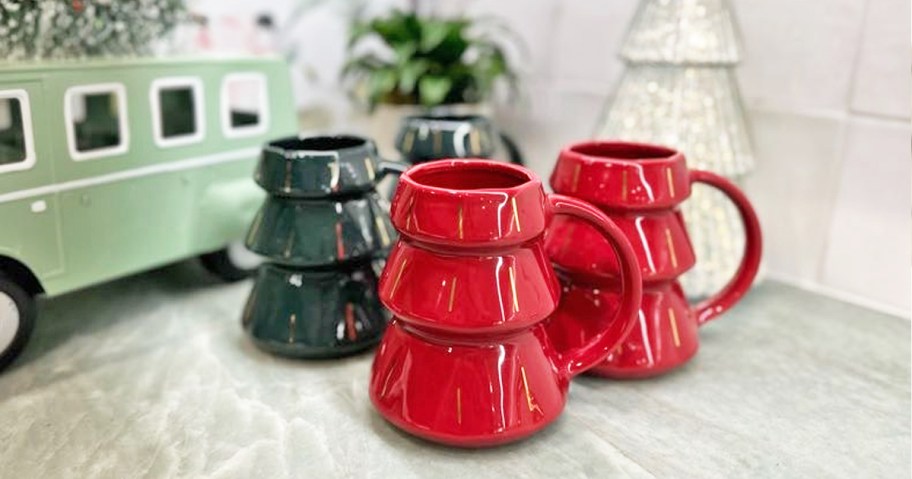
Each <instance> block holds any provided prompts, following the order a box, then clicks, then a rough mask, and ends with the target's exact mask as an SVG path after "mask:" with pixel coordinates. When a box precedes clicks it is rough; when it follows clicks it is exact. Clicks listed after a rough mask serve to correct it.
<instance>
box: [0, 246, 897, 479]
mask: <svg viewBox="0 0 912 479" xmlns="http://www.w3.org/2000/svg"><path fill="white" fill-rule="evenodd" d="M249 288H250V283H249V282H242V283H239V284H233V285H221V284H216V283H215V282H213V281H212V280H210V279H207V278H206V277H205V276H204V274H203V273H202V272H201V271H200V270H199V269H198V268H197V267H195V265H194V264H192V263H183V264H180V265H174V266H169V267H166V268H163V269H160V270H156V271H152V272H149V273H145V274H142V275H139V276H134V277H131V278H126V279H123V280H119V281H115V282H112V283H109V284H105V285H101V286H98V287H94V288H91V289H88V290H84V291H80V292H78V293H74V294H70V295H66V296H63V297H59V298H54V299H49V300H43V301H42V302H41V305H40V306H41V313H40V314H41V315H40V318H39V323H38V327H37V329H36V331H35V335H34V337H33V340H32V343H31V344H30V346H29V347H28V349H27V350H26V352H25V354H24V355H23V357H22V358H20V361H19V362H18V363H17V364H16V365H15V366H14V367H13V368H12V369H11V370H8V371H7V372H6V373H5V374H3V375H0V465H2V466H0V476H2V477H10V478H13V477H15V478H29V477H41V478H52V477H115V478H126V477H130V478H140V477H226V478H227V477H238V478H250V477H269V478H283V477H314V478H316V477H321V478H322V477H397V478H409V477H466V478H480V477H549V478H558V477H559V478H571V477H615V478H617V477H662V478H666V477H674V478H678V477H720V478H730V477H813V478H824V477H852V478H856V477H909V474H910V447H912V446H910V420H912V419H910V323H909V321H907V320H905V319H902V318H895V317H891V316H886V315H883V314H879V313H876V312H872V311H869V310H865V309H862V308H859V307H856V306H852V305H848V304H844V303H840V302H837V301H835V300H832V299H828V298H824V297H820V296H816V295H813V294H810V293H807V292H804V291H800V290H797V289H794V288H791V287H788V286H785V285H782V284H777V283H774V282H767V283H765V284H762V285H761V286H759V287H757V288H756V289H755V290H754V291H753V292H752V293H751V294H750V295H749V296H748V297H747V298H746V299H745V300H744V301H743V302H742V303H741V304H740V305H739V306H738V307H737V308H735V309H734V310H732V311H731V312H730V313H729V314H728V316H727V317H725V318H722V319H721V320H719V321H716V322H714V323H713V324H712V325H709V326H707V327H706V328H704V329H703V331H702V348H701V351H700V353H699V354H698V355H697V357H696V358H695V359H694V361H692V362H691V363H690V364H689V365H688V366H686V367H685V368H684V369H682V370H680V371H678V372H675V373H673V374H670V375H667V376H665V377H662V378H658V379H653V380H641V381H626V382H610V381H605V380H599V379H595V378H588V377H583V378H580V379H577V380H575V382H574V384H573V386H572V388H571V391H570V399H569V403H568V405H567V409H566V410H565V412H564V415H563V416H562V418H561V419H559V420H558V421H557V422H556V423H555V424H554V425H552V426H551V427H550V428H548V429H547V430H545V431H544V432H542V433H541V434H538V435H537V436H534V437H533V438H531V439H529V440H526V441H523V442H520V443H516V444H512V445H508V446H504V447H499V448H495V449H488V450H477V451H471V450H459V449H449V448H445V447H440V446H436V445H432V444H429V443H426V442H423V441H421V440H418V439H414V438H412V437H410V436H407V435H405V434H403V433H400V432H399V431H398V430H396V429H394V428H393V427H391V426H389V425H388V424H387V423H386V422H385V421H384V420H383V419H381V418H380V416H379V415H378V414H376V413H375V412H374V411H373V409H372V407H371V405H370V402H369V400H368V396H367V380H368V372H369V369H370V362H371V355H370V354H369V353H368V354H365V355H361V356H357V357H354V358H350V359H346V360H341V361H318V362H302V361H292V360H285V359H280V358H276V357H273V356H269V355H267V354H265V353H261V352H260V351H258V350H257V349H256V348H254V347H253V346H252V345H251V344H250V343H249V342H248V341H247V340H246V338H245V337H244V336H243V334H242V331H241V327H240V324H239V319H238V318H239V312H240V308H241V306H242V304H243V302H244V300H245V298H246V295H247V292H248V291H249Z"/></svg>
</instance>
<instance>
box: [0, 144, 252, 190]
mask: <svg viewBox="0 0 912 479" xmlns="http://www.w3.org/2000/svg"><path fill="white" fill-rule="evenodd" d="M259 153H260V149H259V148H257V147H252V148H242V149H238V150H231V151H223V152H220V153H215V154H212V155H206V156H197V157H193V158H185V159H183V160H179V161H169V162H165V163H158V164H154V165H149V166H143V167H139V168H133V169H131V170H123V171H118V172H115V173H109V174H107V175H99V176H93V177H91V178H83V179H79V180H72V181H65V182H62V183H54V184H51V185H46V186H39V187H38V188H30V189H28V190H19V191H13V192H10V193H5V194H0V204H2V203H7V202H10V201H18V200H23V199H26V198H32V197H35V196H41V195H49V194H53V193H60V192H64V191H70V190H78V189H80V188H88V187H91V186H97V185H105V184H108V183H116V182H118V181H125V180H130V179H133V178H141V177H144V176H151V175H159V174H163V173H173V172H176V171H186V170H192V169H196V168H203V167H206V166H212V165H219V164H222V163H231V162H234V161H242V160H250V159H253V158H256V157H257V155H259ZM251 181H252V179H251Z"/></svg>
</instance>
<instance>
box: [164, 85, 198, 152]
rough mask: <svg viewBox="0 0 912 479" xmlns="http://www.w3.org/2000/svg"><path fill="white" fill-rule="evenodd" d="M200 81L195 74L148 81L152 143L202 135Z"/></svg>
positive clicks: (174, 142)
mask: <svg viewBox="0 0 912 479" xmlns="http://www.w3.org/2000/svg"><path fill="white" fill-rule="evenodd" d="M202 89H203V87H202V82H201V81H200V80H199V79H197V78H162V79H159V80H155V81H154V82H152V90H151V102H152V112H153V116H154V118H153V119H152V121H153V123H152V126H153V130H154V134H155V143H156V144H158V145H159V146H164V147H167V146H177V145H186V144H188V143H194V142H197V141H200V140H202V139H203V118H204V116H203V106H202V103H201V102H202V96H203V95H202Z"/></svg>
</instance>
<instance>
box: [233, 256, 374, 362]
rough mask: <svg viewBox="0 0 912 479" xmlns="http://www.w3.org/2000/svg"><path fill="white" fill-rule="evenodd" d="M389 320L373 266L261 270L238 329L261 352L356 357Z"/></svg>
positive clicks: (269, 267) (273, 266)
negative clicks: (380, 296)
mask: <svg viewBox="0 0 912 479" xmlns="http://www.w3.org/2000/svg"><path fill="white" fill-rule="evenodd" d="M388 319H389V318H388V316H387V313H386V311H385V310H384V309H383V306H382V305H381V304H380V299H379V298H378V297H377V275H376V273H375V271H374V267H373V265H371V264H370V263H364V262H350V263H347V264H345V265H342V266H341V267H338V268H306V269H301V268H286V267H282V266H280V265H277V264H265V265H263V266H262V267H261V268H260V270H259V272H258V274H257V278H256V282H255V283H254V287H253V290H252V291H251V293H250V297H249V298H248V300H247V304H246V306H245V307H244V312H243V315H242V317H241V323H242V325H243V326H244V330H245V331H247V333H248V334H249V335H250V337H251V338H252V339H253V341H254V343H255V344H256V345H257V346H258V347H259V348H261V349H264V350H266V351H269V352H272V353H276V354H281V355H285V356H294V357H301V358H330V357H337V356H343V355H347V354H353V353H357V352H359V351H362V350H364V349H367V348H369V347H371V346H373V345H374V344H376V343H377V342H378V341H379V340H380V337H381V336H382V335H383V331H384V329H385V328H386V322H387V321H388Z"/></svg>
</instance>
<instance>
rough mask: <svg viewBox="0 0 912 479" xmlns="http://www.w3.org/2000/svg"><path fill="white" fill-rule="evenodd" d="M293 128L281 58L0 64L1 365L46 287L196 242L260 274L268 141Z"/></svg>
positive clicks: (181, 250)
mask: <svg viewBox="0 0 912 479" xmlns="http://www.w3.org/2000/svg"><path fill="white" fill-rule="evenodd" d="M295 131H296V125H295V113H294V102H293V101H292V92H291V84H290V79H289V72H288V68H287V66H286V64H285V63H284V62H283V61H281V60H279V59H230V60H226V59H205V60H200V59H192V60H191V59H187V60H161V59H128V60H116V61H113V60H94V61H66V62H60V61H57V62H47V63H8V64H2V65H0V369H2V368H3V367H5V366H6V365H8V364H9V363H10V362H11V361H12V360H13V359H14V358H15V357H16V356H17V355H18V354H19V352H20V351H21V350H22V348H23V347H24V346H25V343H26V342H27V340H28V337H29V334H30V332H31V330H32V328H33V326H34V322H35V316H36V309H35V300H34V298H35V296H37V295H39V294H46V295H49V296H53V295H58V294H62V293H66V292H68V291H73V290H75V289H78V288H83V287H86V286H89V285H92V284H95V283H99V282H102V281H106V280H110V279H113V278H117V277H120V276H124V275H127V274H131V273H135V272H138V271H142V270H145V269H149V268H152V267H155V266H159V265H163V264H166V263H170V262H174V261H176V260H179V259H182V258H187V257H191V256H197V255H199V256H201V259H202V261H203V264H204V265H205V266H206V267H207V268H208V269H209V270H210V271H212V272H213V273H215V274H216V275H219V276H221V277H222V278H225V279H227V280H235V279H240V278H242V277H245V276H246V275H247V274H249V273H250V272H251V271H252V269H253V268H255V265H256V258H255V257H254V258H251V257H250V254H249V253H247V252H246V250H244V248H243V246H242V244H241V241H240V240H241V238H242V237H243V235H244V232H245V230H246V228H247V226H248V225H249V224H250V222H251V220H252V218H253V216H254V215H255V213H256V209H257V207H258V206H259V204H260V203H261V201H262V198H263V193H262V190H260V188H258V187H257V186H256V185H255V183H254V182H253V179H252V172H253V169H254V166H255V164H256V159H257V157H258V155H259V153H260V146H261V145H262V144H263V143H265V142H266V141H267V140H268V139H271V138H276V137H281V136H287V135H289V134H294V132H295Z"/></svg>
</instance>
